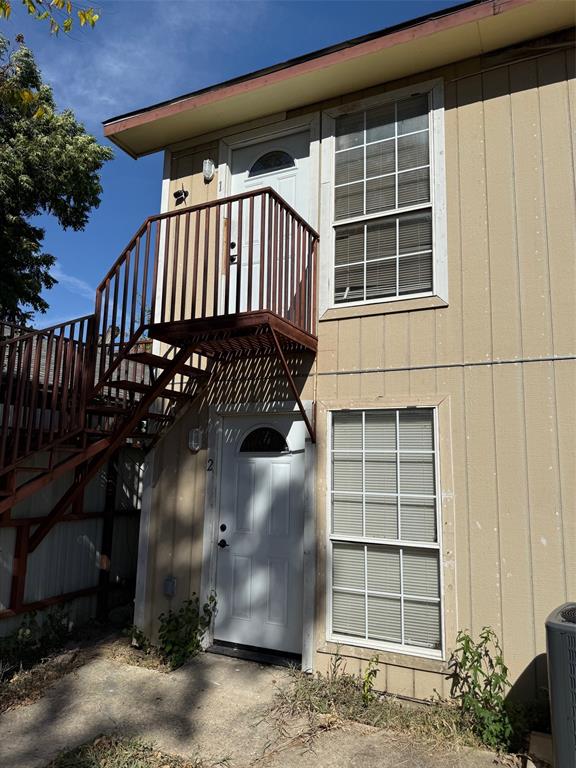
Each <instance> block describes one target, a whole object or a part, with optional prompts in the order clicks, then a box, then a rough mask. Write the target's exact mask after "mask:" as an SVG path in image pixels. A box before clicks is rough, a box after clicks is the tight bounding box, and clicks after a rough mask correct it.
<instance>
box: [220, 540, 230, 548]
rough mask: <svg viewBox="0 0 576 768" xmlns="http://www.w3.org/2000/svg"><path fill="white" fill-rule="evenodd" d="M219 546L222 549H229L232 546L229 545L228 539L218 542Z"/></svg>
mask: <svg viewBox="0 0 576 768" xmlns="http://www.w3.org/2000/svg"><path fill="white" fill-rule="evenodd" d="M218 546H219V547H220V549H224V548H225V547H229V546H230V544H228V542H227V541H226V539H220V541H219V542H218Z"/></svg>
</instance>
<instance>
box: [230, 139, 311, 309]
mask: <svg viewBox="0 0 576 768" xmlns="http://www.w3.org/2000/svg"><path fill="white" fill-rule="evenodd" d="M310 168H311V164H310V133H309V131H301V132H299V133H293V134H290V135H288V136H281V137H278V138H275V139H269V140H267V141H261V142H258V143H256V144H251V145H250V146H246V147H241V148H240V149H235V150H233V152H232V161H231V179H232V180H231V190H230V194H231V195H238V194H241V193H242V192H248V191H250V190H254V189H263V188H264V187H272V189H274V190H275V191H276V192H278V194H279V195H281V197H283V198H284V200H286V202H287V203H288V204H289V205H291V206H292V208H294V209H295V210H296V211H298V213H299V214H300V215H301V216H302V217H303V218H304V219H305V220H306V221H309V219H310V201H311V185H310ZM260 207H261V202H260V199H259V198H256V199H255V201H254V221H255V222H257V223H256V226H254V227H253V231H252V281H251V285H252V289H251V294H252V301H251V302H249V301H248V288H247V286H248V279H247V278H248V268H249V267H248V260H247V258H246V257H245V256H244V257H243V259H242V264H241V270H242V283H241V286H242V290H241V298H240V308H239V309H238V310H236V309H235V303H233V302H235V298H232V297H233V296H234V295H235V294H234V287H235V285H236V279H237V269H238V266H237V264H236V263H233V264H231V267H230V286H231V288H230V295H231V299H230V306H229V307H228V311H240V312H246V311H248V309H249V304H250V308H251V309H256V308H258V290H259V281H260V226H259V225H258V222H259V221H260ZM248 212H249V207H248V203H244V206H243V219H244V224H243V226H242V234H241V237H240V236H239V233H238V229H239V227H238V215H237V211H236V209H235V212H234V218H233V220H232V222H231V223H230V226H231V234H230V239H231V241H232V242H234V243H236V252H238V246H239V245H241V247H242V250H241V253H243V254H246V253H248V248H249V237H250V228H249V227H248V226H246V222H247V220H248V219H247V217H248ZM240 239H241V241H242V242H241V243H240V242H239V240H240ZM233 254H234V252H233ZM266 278H267V276H266V275H265V279H266Z"/></svg>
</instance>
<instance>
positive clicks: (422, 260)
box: [398, 253, 432, 294]
mask: <svg viewBox="0 0 576 768" xmlns="http://www.w3.org/2000/svg"><path fill="white" fill-rule="evenodd" d="M398 283H399V291H398V292H399V293H401V294H404V293H422V292H423V291H431V290H432V254H428V253H425V254H422V255H418V256H403V257H402V258H401V259H400V261H399V265H398Z"/></svg>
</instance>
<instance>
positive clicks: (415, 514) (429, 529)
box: [400, 496, 437, 542]
mask: <svg viewBox="0 0 576 768" xmlns="http://www.w3.org/2000/svg"><path fill="white" fill-rule="evenodd" d="M400 521H401V523H400V524H401V527H402V538H403V539H406V540H407V541H427V542H431V541H437V532H436V505H435V501H434V499H414V498H410V497H407V496H402V498H401V499H400Z"/></svg>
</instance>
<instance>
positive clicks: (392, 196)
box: [366, 171, 414, 213]
mask: <svg viewBox="0 0 576 768" xmlns="http://www.w3.org/2000/svg"><path fill="white" fill-rule="evenodd" d="M409 173H414V171H409ZM392 208H396V182H395V177H394V176H382V177H381V178H379V179H368V181H367V182H366V213H380V211H387V210H390V209H392Z"/></svg>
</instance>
